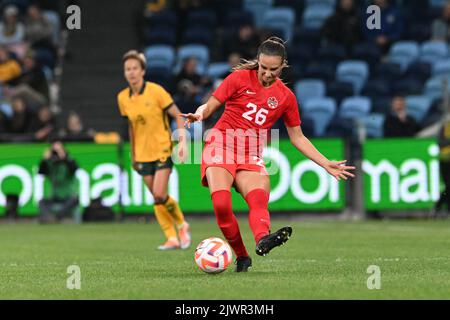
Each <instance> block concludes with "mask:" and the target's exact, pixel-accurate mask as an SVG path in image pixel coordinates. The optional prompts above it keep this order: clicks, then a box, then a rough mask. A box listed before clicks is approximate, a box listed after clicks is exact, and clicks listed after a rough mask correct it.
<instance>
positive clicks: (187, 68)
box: [175, 57, 210, 99]
mask: <svg viewBox="0 0 450 320" xmlns="http://www.w3.org/2000/svg"><path fill="white" fill-rule="evenodd" d="M209 85H210V80H209V78H208V77H204V76H201V75H199V74H198V73H197V59H195V58H193V57H190V58H187V59H186V60H185V61H184V63H183V67H182V69H181V71H180V72H179V73H178V75H177V76H176V77H175V86H176V90H177V93H178V94H181V95H183V96H186V97H189V99H190V98H193V99H201V96H202V94H203V93H204V90H205V87H207V86H209Z"/></svg>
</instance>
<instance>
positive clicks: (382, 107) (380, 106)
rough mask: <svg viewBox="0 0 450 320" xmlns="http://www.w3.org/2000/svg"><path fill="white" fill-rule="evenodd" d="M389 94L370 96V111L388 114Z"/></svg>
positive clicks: (389, 108)
mask: <svg viewBox="0 0 450 320" xmlns="http://www.w3.org/2000/svg"><path fill="white" fill-rule="evenodd" d="M391 100H392V98H391V96H378V97H372V98H371V101H372V112H373V113H383V114H386V115H387V114H389V113H390V112H391Z"/></svg>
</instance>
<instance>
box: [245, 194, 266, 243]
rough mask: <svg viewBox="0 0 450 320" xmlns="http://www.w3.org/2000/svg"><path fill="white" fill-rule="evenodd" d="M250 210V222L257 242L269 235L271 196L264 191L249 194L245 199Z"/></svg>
mask: <svg viewBox="0 0 450 320" xmlns="http://www.w3.org/2000/svg"><path fill="white" fill-rule="evenodd" d="M245 201H247V204H248V207H249V209H250V211H249V214H248V221H249V223H250V228H251V229H252V232H253V237H254V238H255V242H256V243H258V241H259V240H260V239H261V238H262V237H264V236H265V235H268V234H269V229H270V215H269V210H268V206H269V194H268V193H267V192H266V191H265V190H264V189H254V190H252V191H250V192H249V193H247V196H246V197H245Z"/></svg>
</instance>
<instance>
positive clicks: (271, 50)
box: [233, 37, 288, 71]
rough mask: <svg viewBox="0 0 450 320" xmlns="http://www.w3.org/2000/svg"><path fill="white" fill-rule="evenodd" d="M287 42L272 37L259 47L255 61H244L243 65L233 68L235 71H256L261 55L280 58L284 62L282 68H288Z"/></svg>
mask: <svg viewBox="0 0 450 320" xmlns="http://www.w3.org/2000/svg"><path fill="white" fill-rule="evenodd" d="M284 44H285V41H283V40H282V39H280V38H278V37H270V38H268V39H267V40H265V41H264V42H263V43H261V44H260V45H259V47H258V53H257V54H256V58H255V59H253V60H245V59H242V61H243V62H242V63H240V64H238V65H237V66H235V67H234V68H233V71H236V70H256V69H258V67H259V63H258V59H259V56H260V55H261V54H265V55H268V56H279V57H281V59H282V60H283V65H282V68H285V67H287V66H288V62H287V55H286V48H285V46H284Z"/></svg>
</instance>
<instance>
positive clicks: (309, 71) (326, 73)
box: [305, 61, 336, 82]
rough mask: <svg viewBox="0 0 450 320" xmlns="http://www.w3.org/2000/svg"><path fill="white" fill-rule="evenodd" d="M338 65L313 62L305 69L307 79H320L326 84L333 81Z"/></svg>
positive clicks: (327, 62)
mask: <svg viewBox="0 0 450 320" xmlns="http://www.w3.org/2000/svg"><path fill="white" fill-rule="evenodd" d="M335 70H336V65H335V64H334V63H333V62H329V61H313V62H311V63H310V64H308V66H306V69H305V77H307V78H318V79H321V80H323V81H325V82H330V81H333V79H334V77H335V73H336V72H335Z"/></svg>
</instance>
